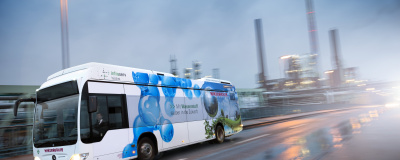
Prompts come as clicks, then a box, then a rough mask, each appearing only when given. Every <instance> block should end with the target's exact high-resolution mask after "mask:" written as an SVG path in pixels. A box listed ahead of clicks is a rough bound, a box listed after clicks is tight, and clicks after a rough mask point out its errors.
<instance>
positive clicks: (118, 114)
mask: <svg viewBox="0 0 400 160" xmlns="http://www.w3.org/2000/svg"><path fill="white" fill-rule="evenodd" d="M107 103H108V119H109V127H110V129H120V128H123V127H122V97H121V96H120V95H117V96H114V95H112V96H107Z"/></svg>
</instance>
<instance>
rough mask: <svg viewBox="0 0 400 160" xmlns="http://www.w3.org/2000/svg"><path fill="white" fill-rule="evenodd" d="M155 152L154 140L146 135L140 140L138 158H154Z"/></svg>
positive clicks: (141, 159) (142, 159) (146, 159)
mask: <svg viewBox="0 0 400 160" xmlns="http://www.w3.org/2000/svg"><path fill="white" fill-rule="evenodd" d="M155 152H156V148H155V146H154V143H153V141H152V140H151V139H150V138H148V137H144V138H142V139H140V140H139V143H138V159H140V160H148V159H154V156H155Z"/></svg>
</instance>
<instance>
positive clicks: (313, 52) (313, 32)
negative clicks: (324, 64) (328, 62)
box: [306, 0, 319, 77]
mask: <svg viewBox="0 0 400 160" xmlns="http://www.w3.org/2000/svg"><path fill="white" fill-rule="evenodd" d="M306 9H307V22H308V34H309V37H310V56H311V59H312V62H311V63H314V64H313V66H314V67H313V68H314V69H313V70H314V73H313V74H314V76H315V77H319V69H318V66H319V64H318V54H319V53H318V52H319V51H318V36H317V25H316V20H315V10H314V4H313V1H312V0H306Z"/></svg>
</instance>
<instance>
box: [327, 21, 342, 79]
mask: <svg viewBox="0 0 400 160" xmlns="http://www.w3.org/2000/svg"><path fill="white" fill-rule="evenodd" d="M337 32H338V31H337V30H336V29H332V30H330V31H329V36H330V39H331V51H332V58H333V61H332V65H333V66H334V67H333V68H334V69H335V72H334V77H335V78H334V85H335V86H339V85H341V84H342V81H343V64H342V61H341V58H340V55H339V54H340V51H339V42H338V41H339V40H338V39H339V37H338V33H337Z"/></svg>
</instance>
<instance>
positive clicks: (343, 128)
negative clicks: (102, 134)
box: [161, 107, 400, 160]
mask: <svg viewBox="0 0 400 160" xmlns="http://www.w3.org/2000/svg"><path fill="white" fill-rule="evenodd" d="M386 114H391V115H393V114H397V115H399V116H398V117H400V112H399V109H390V110H388V109H387V108H385V107H375V108H361V109H354V110H346V111H339V112H333V113H327V114H322V115H318V116H313V117H307V118H303V119H298V120H292V121H287V122H282V123H278V124H273V125H268V126H261V127H258V128H253V129H249V130H245V131H243V132H242V133H240V134H237V135H234V136H232V137H228V138H227V139H226V142H224V143H223V144H219V145H215V144H206V143H203V144H195V145H191V146H188V147H184V148H182V149H176V150H173V151H168V152H165V153H164V155H163V156H162V157H161V159H271V160H272V159H296V160H297V159H337V158H339V159H343V158H344V159H346V158H345V157H337V156H332V155H334V154H332V153H334V152H337V151H340V150H341V149H343V148H344V147H346V145H347V144H348V143H349V141H351V140H352V139H353V138H354V137H357V136H360V137H362V136H365V135H364V133H363V132H364V128H369V129H370V130H371V129H372V130H373V128H374V127H375V126H374V125H371V124H373V122H374V121H380V119H381V117H385V116H386ZM385 124H386V125H390V120H389V122H385ZM391 127H393V126H391ZM365 134H366V135H369V133H365ZM383 138H385V137H383ZM388 147H392V146H388ZM347 153H349V152H347ZM326 155H330V156H329V157H330V158H329V157H327V156H326ZM355 158H356V159H357V157H355ZM390 158H394V157H390V155H389V159H390ZM353 159H354V158H353ZM366 159H369V158H368V157H367V158H366Z"/></svg>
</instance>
